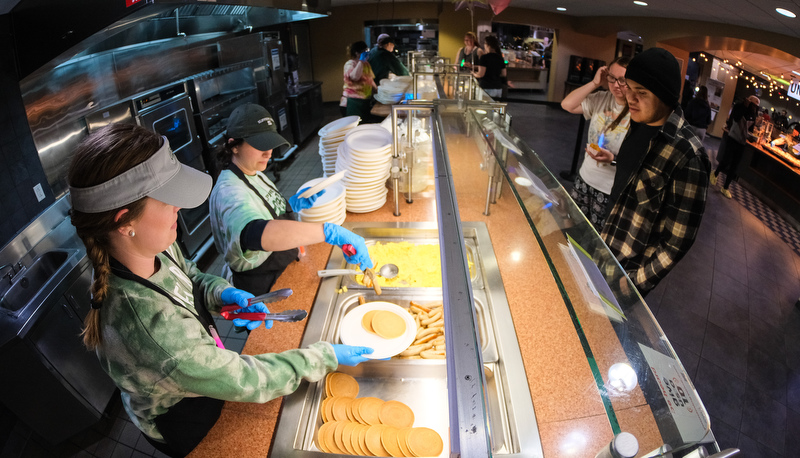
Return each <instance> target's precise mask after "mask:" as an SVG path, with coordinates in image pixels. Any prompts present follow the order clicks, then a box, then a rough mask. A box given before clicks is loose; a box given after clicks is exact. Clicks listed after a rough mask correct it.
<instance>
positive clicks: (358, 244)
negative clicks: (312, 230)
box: [322, 223, 375, 270]
mask: <svg viewBox="0 0 800 458" xmlns="http://www.w3.org/2000/svg"><path fill="white" fill-rule="evenodd" d="M322 230H323V231H324V232H325V243H329V244H331V245H336V246H338V247H340V248H341V247H342V245H347V244H349V245H353V248H355V250H356V254H354V255H353V256H348V255H346V254H345V256H344V258H345V260H347V262H349V263H350V264H355V265H360V266H361V269H362V270H363V269H366V268H370V269H371V268H373V267H375V264H373V263H372V259H370V258H369V251H367V245H366V244H365V243H364V237H361V236H360V235H356V234H354V233H352V232H350V231H348V230H347V229H345V228H343V227H342V226H337V225H336V224H333V223H325V224H324V225H323V226H322Z"/></svg>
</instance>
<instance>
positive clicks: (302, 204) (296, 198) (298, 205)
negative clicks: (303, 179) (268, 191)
mask: <svg viewBox="0 0 800 458" xmlns="http://www.w3.org/2000/svg"><path fill="white" fill-rule="evenodd" d="M308 188H310V186H307V187H305V188H303V189H301V190H299V191H297V194H295V195H293V196H292V197H290V198H289V205H291V206H292V210H294V211H296V212H299V211H300V210H305V209H306V208H311V207H313V206H314V202H315V201H316V200H317V199H319V198H320V197H322V195H323V194H325V190H324V189H323V190H322V191H320V192H318V193H316V194H314V195H312V196H311V197H300V194H302V193H304V192H306V191H307V190H308Z"/></svg>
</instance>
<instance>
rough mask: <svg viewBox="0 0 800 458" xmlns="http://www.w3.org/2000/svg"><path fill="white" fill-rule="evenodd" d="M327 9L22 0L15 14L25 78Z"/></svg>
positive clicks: (289, 4) (155, 0) (268, 3)
mask: <svg viewBox="0 0 800 458" xmlns="http://www.w3.org/2000/svg"><path fill="white" fill-rule="evenodd" d="M12 1H13V0H12ZM126 4H129V6H126ZM4 6H5V7H6V8H7V6H6V5H4ZM328 9H330V0H224V4H221V3H216V2H215V3H209V2H206V1H196V0H193V1H187V0H184V1H176V0H141V1H139V2H133V1H132V0H81V1H80V2H63V1H61V0H21V1H19V3H18V4H16V6H14V7H13V9H12V10H11V13H10V15H11V20H12V28H13V30H12V34H13V36H14V42H15V46H16V48H17V53H16V54H17V61H18V64H19V71H20V77H21V78H22V77H26V76H28V75H31V74H32V73H34V72H37V73H38V72H46V71H50V70H52V69H53V68H55V67H57V66H58V65H60V64H63V63H64V62H67V61H69V60H71V59H74V58H76V57H80V56H84V55H89V54H94V53H98V52H103V51H107V50H110V49H117V48H121V47H125V46H135V45H140V44H142V43H148V42H153V41H157V40H164V39H169V38H176V37H184V38H187V39H189V40H190V41H192V39H193V37H194V38H199V36H200V35H203V36H205V37H209V36H213V35H223V34H231V33H238V32H241V31H244V30H254V29H258V28H261V27H266V26H270V25H274V24H279V23H284V22H295V21H301V20H306V19H313V18H316V17H322V16H324V15H326V14H327V11H328Z"/></svg>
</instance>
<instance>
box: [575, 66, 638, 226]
mask: <svg viewBox="0 0 800 458" xmlns="http://www.w3.org/2000/svg"><path fill="white" fill-rule="evenodd" d="M628 62H630V59H629V58H627V57H617V58H616V59H614V60H613V61H612V62H611V64H609V65H608V66H604V67H600V68H599V69H598V70H597V73H595V75H594V79H592V81H590V82H588V83H586V84H584V85H583V86H581V87H579V88H578V89H575V90H574V91H572V92H570V93H569V94H568V95H567V96H566V97H565V98H564V100H563V101H562V102H561V108H563V109H565V110H567V111H569V112H570V113H575V114H582V115H583V116H584V117H585V118H586V119H588V120H589V137H588V143H589V144H588V145H587V146H586V155H585V157H584V159H583V164H582V165H581V168H580V170H579V171H578V176H577V177H576V178H575V184H574V186H573V187H572V190H571V191H570V195H571V196H572V198H573V200H575V203H576V204H577V205H578V207H579V208H580V209H581V211H582V212H583V214H584V215H586V218H588V219H589V222H590V223H592V225H593V226H594V228H595V229H596V230H597V232H600V231H601V230H602V228H603V222H604V221H605V215H606V207H607V206H608V202H609V197H610V194H611V187H612V185H613V184H614V176H615V174H616V170H617V167H616V162H615V160H614V159H615V157H616V155H617V152H619V147H620V145H621V144H622V140H624V139H625V134H626V133H627V132H628V127H629V126H630V113H629V111H628V104H627V102H626V101H625V71H626V67H627V66H628ZM604 84H607V85H608V91H597V89H599V88H600V87H601V86H603V85H604Z"/></svg>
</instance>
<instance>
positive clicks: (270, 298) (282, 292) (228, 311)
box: [220, 288, 308, 322]
mask: <svg viewBox="0 0 800 458" xmlns="http://www.w3.org/2000/svg"><path fill="white" fill-rule="evenodd" d="M292 293H293V291H292V290H291V288H283V289H279V290H276V291H272V292H269V293H267V294H262V295H261V296H256V297H251V298H250V299H248V300H247V306H248V307H249V306H251V305H253V304H258V303H259V302H263V303H264V304H269V303H272V302H278V301H282V300H284V299H286V298H287V297H289V296H291V295H292ZM241 309H242V308H241V307H239V306H238V305H236V304H229V305H225V306H223V307H222V310H220V315H221V316H222V318H225V319H226V320H235V319H237V318H241V319H243V320H250V321H264V320H272V321H287V322H292V321H300V320H302V319H304V318H305V317H306V316H308V312H306V311H305V310H285V311H283V312H280V313H249V312H242V313H237V310H241Z"/></svg>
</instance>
